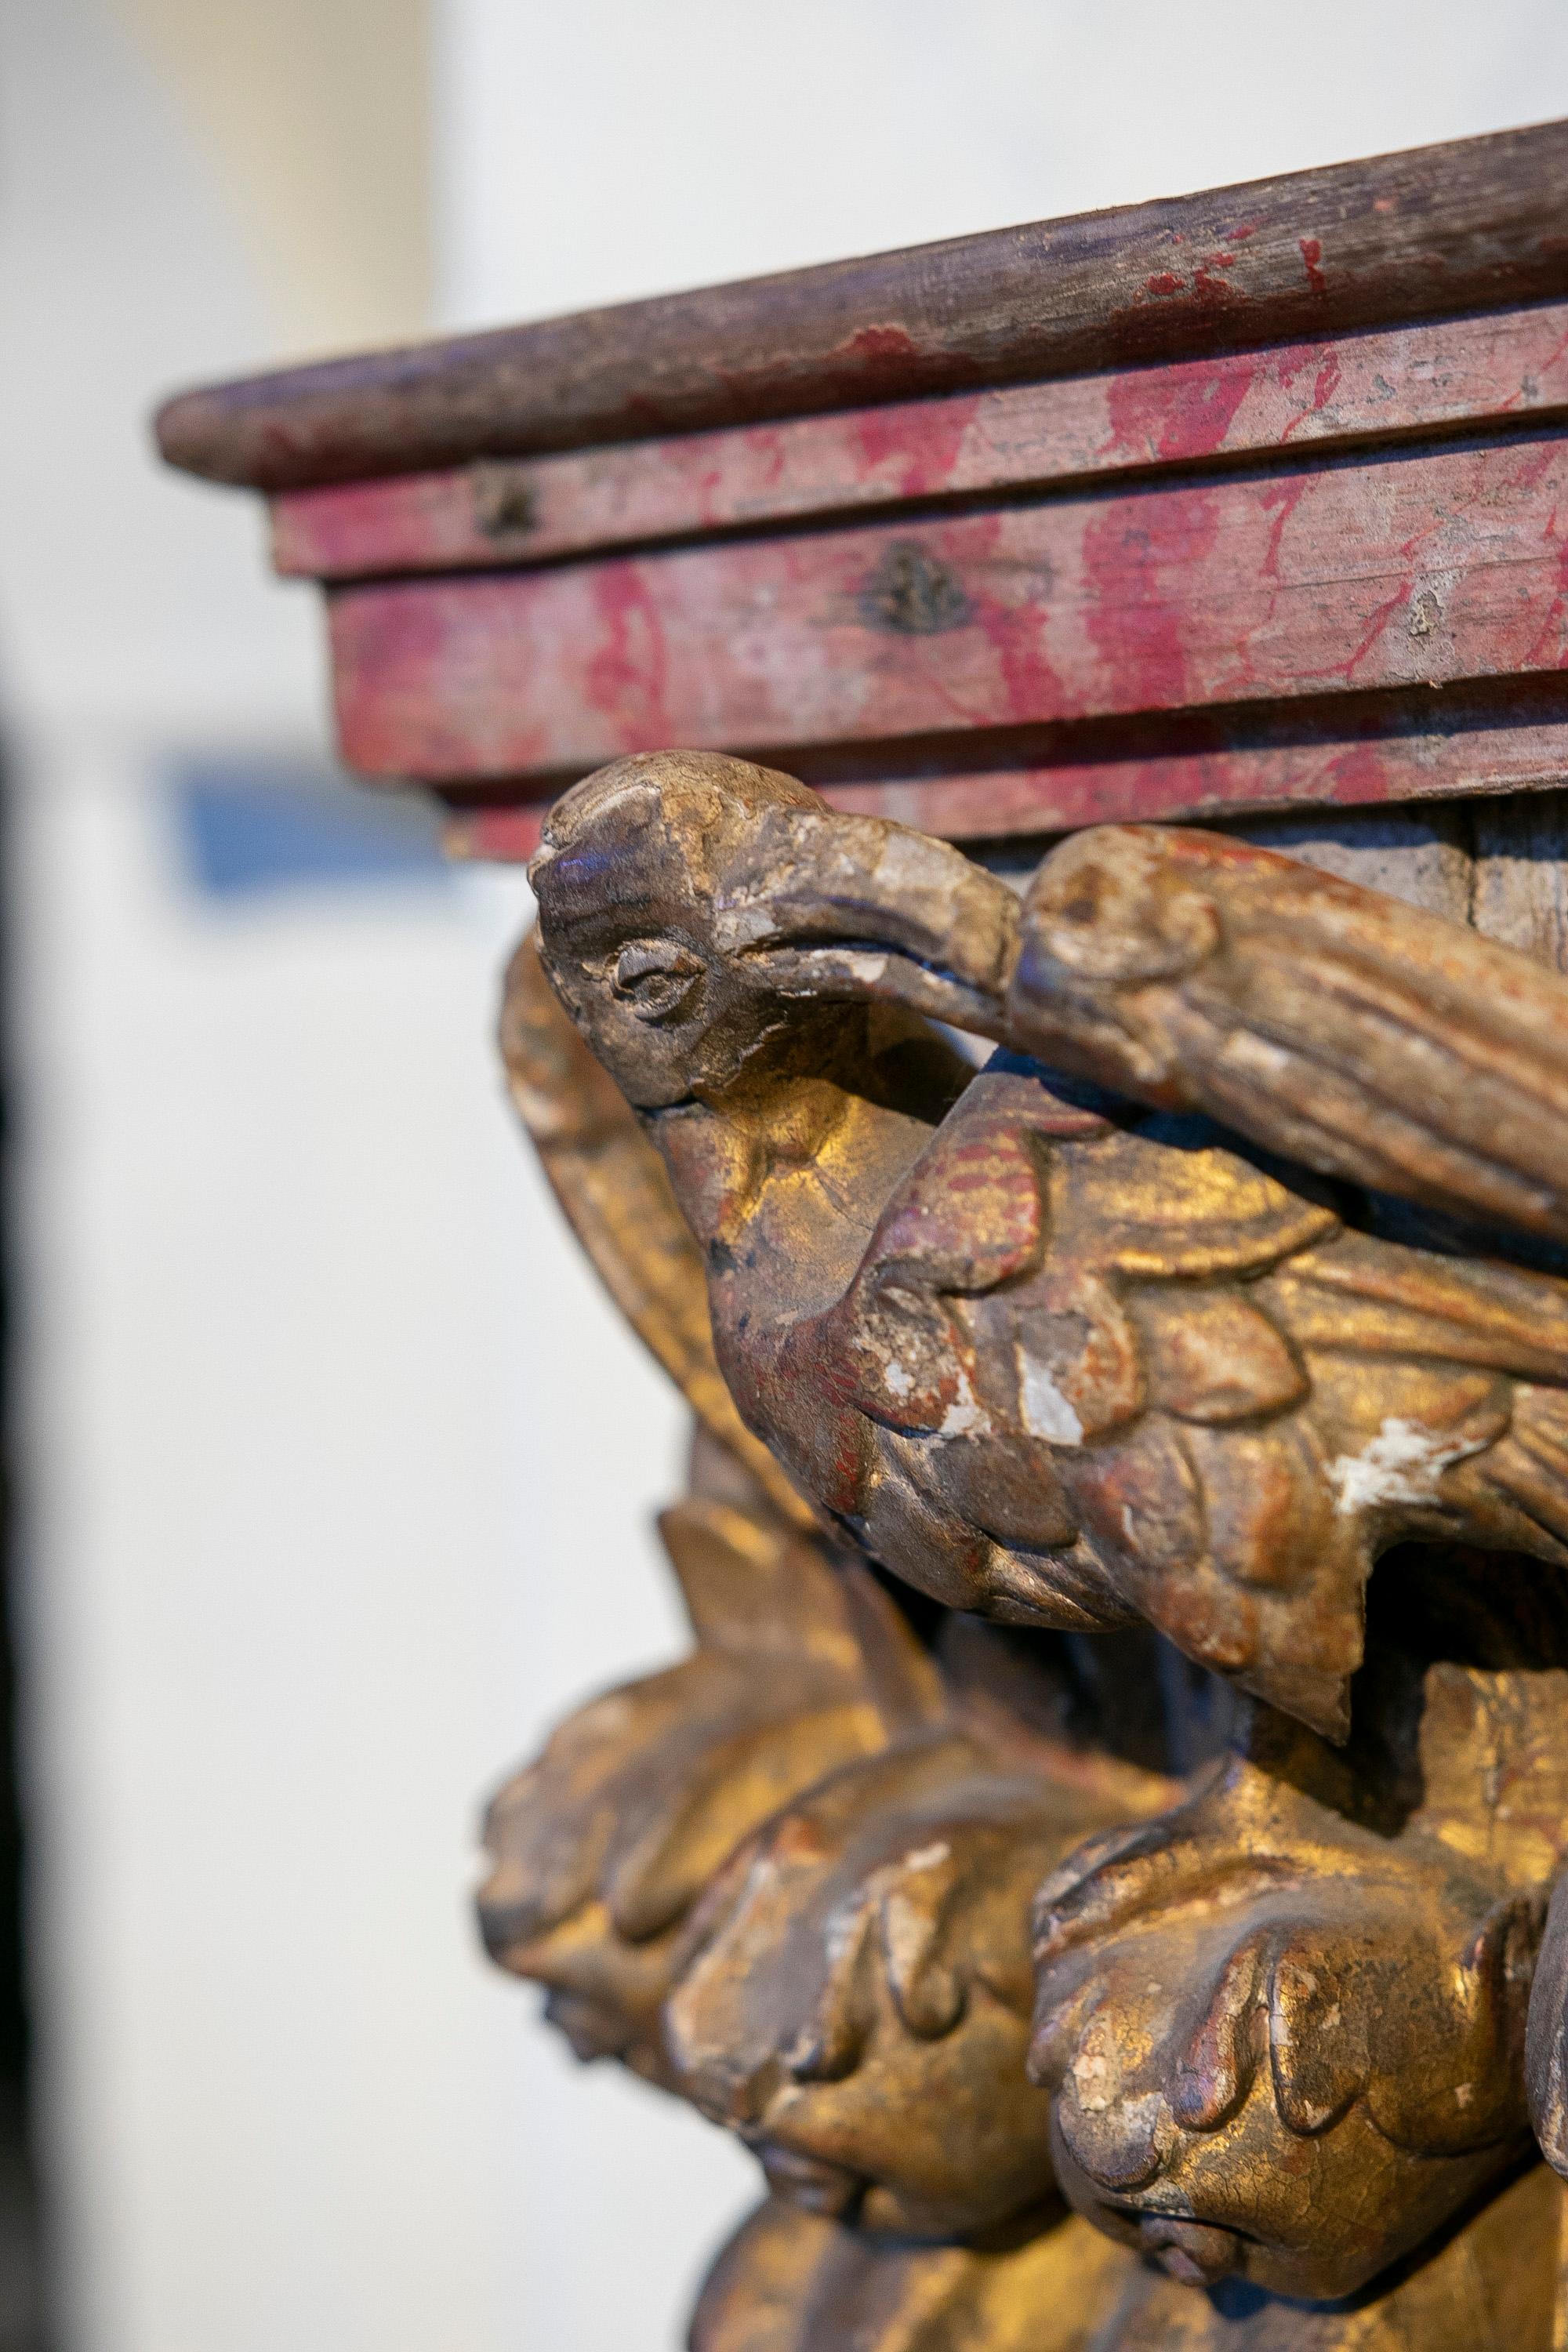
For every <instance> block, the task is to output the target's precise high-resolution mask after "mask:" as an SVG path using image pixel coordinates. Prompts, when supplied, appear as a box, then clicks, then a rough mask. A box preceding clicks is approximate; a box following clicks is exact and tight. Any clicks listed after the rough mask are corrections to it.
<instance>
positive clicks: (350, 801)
mask: <svg viewBox="0 0 1568 2352" xmlns="http://www.w3.org/2000/svg"><path fill="white" fill-rule="evenodd" d="M169 798H170V808H171V816H172V823H173V828H174V836H175V842H176V846H177V852H178V858H179V866H180V871H181V873H182V875H183V876H184V879H185V881H186V882H187V883H188V885H189V886H190V887H191V888H192V889H193V890H195V893H196V894H197V895H198V896H199V897H201V898H210V899H217V900H244V899H251V898H274V897H277V896H279V895H280V894H283V893H295V892H313V891H331V892H342V891H344V890H353V889H354V888H356V887H366V888H374V889H376V890H383V891H384V890H385V889H387V888H389V887H392V888H396V887H409V888H415V889H423V890H448V889H450V887H452V878H453V877H452V868H451V867H450V866H448V865H447V864H446V863H445V862H444V860H443V858H442V856H441V842H440V828H439V824H438V820H437V816H436V814H435V813H434V811H433V810H432V809H431V808H430V807H429V806H428V805H427V804H426V803H424V802H423V801H417V800H415V799H414V798H413V797H412V796H411V795H410V796H406V797H405V796H404V795H402V794H396V795H394V794H390V793H389V794H386V795H384V796H381V797H377V796H374V795H372V794H371V793H367V792H366V791H365V790H364V788H363V785H355V784H352V783H351V782H349V781H348V779H347V778H346V777H345V776H344V775H343V774H342V772H340V771H339V770H337V769H335V768H332V767H331V766H330V765H329V764H327V763H326V762H324V761H311V760H308V759H300V758H298V757H295V758H287V757H280V756H279V757H268V756H267V755H265V754H263V755H256V754H249V755H245V756H241V757H236V756H235V755H234V754H233V753H209V754H202V753H192V754H190V755H189V756H187V757H185V758H183V759H181V760H180V761H177V762H176V763H175V765H174V769H173V772H172V773H171V775H170V777H169Z"/></svg>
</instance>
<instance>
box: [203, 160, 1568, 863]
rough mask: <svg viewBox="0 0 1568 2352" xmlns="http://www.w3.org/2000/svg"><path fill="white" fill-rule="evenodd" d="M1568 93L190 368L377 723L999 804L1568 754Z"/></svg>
mask: <svg viewBox="0 0 1568 2352" xmlns="http://www.w3.org/2000/svg"><path fill="white" fill-rule="evenodd" d="M1564 186H1568V124H1560V123H1553V124H1546V125H1543V126H1541V127H1539V128H1537V129H1534V130H1531V131H1516V132H1508V133H1503V134H1500V135H1499V136H1497V137H1494V138H1489V139H1479V140H1469V141H1464V142H1457V143H1455V144H1451V145H1448V146H1446V147H1435V148H1427V149H1423V150H1419V151H1416V152H1413V153H1410V154H1406V155H1399V156H1393V157H1384V158H1380V159H1377V160H1374V161H1373V162H1371V163H1358V164H1347V165H1339V166H1335V167H1333V168H1332V169H1331V170H1328V171H1323V172H1315V173H1298V174H1294V175H1291V176H1289V177H1287V178H1281V179H1278V180H1271V181H1265V182H1261V183H1258V184H1253V185H1250V186H1247V187H1241V188H1233V189H1222V190H1219V191H1217V192H1215V193H1211V194H1202V195H1195V196H1184V197H1180V198H1177V199H1173V200H1172V201H1170V202H1167V203H1164V204H1159V205H1138V206H1133V207H1129V208H1127V209H1125V210H1122V211H1113V212H1106V213H1100V214H1094V215H1086V216H1084V217H1081V218H1079V219H1076V220H1068V221H1060V222H1049V223H1045V224H1041V225H1038V226H1033V227H1027V228H1022V229H1013V230H1005V231H1000V232H997V233H995V234H994V235H991V236H979V237H970V238H963V239H958V240H955V241H953V242H952V243H950V244H947V245H943V246H936V247H925V248H920V249H917V250H914V251H910V252H907V253H901V254H892V255H885V256H880V257H874V258H872V259H870V260H867V261H857V262H848V263H840V264H835V265H832V266H830V267H828V268H821V269H812V270H802V271H798V272H795V273H792V274H790V275H788V276H785V277H782V278H763V279H756V280H752V281H750V282H748V283H745V284H742V285H740V286H734V287H726V288H719V289H710V290H708V291H706V292H702V293H698V294H690V295H678V296H671V297H668V298H663V299H659V300H657V301H653V302H642V303H632V304H626V305H624V306H622V307H620V308H618V309H614V310H604V311H598V312H594V313H589V314H585V315H584V316H583V317H580V318H577V319H569V320H551V321H546V322H543V323H542V324H539V325H535V326H527V327H521V328H516V329H508V330H504V331H501V332H500V333H496V334H491V335H483V336H470V337H465V338H460V339H456V340H452V341H447V342H437V343H431V344H429V345H426V346H422V347H419V348H417V349H415V350H413V351H405V352H388V353H383V354H379V355H373V356H371V357H369V358H364V359H355V360H347V361H341V362H329V363H327V364H325V365H322V366H319V367H315V368H306V369H299V370H295V371H291V372H289V373H282V374H276V375H272V376H264V377H260V378H256V379H252V380H250V381H248V382H246V383H237V384H232V385H226V386H220V387H217V388H216V389H214V390H208V391H199V392H195V393H189V394H184V395H183V396H182V397H180V398H179V399H177V400H174V401H173V402H171V403H170V404H169V405H168V406H167V407H166V408H165V409H164V410H163V415H162V416H161V417H160V420H159V435H160V440H161V443H162V446H163V450H164V454H165V455H166V456H167V457H169V458H170V459H171V460H172V462H174V464H176V465H182V466H184V467H188V468H190V469H191V470H193V471H195V472H198V473H203V474H206V475H208V476H210V477H212V478H216V479H218V480H223V481H229V482H240V483H246V484H248V485H250V486H252V487H254V488H258V489H261V490H263V491H265V492H267V493H268V495H269V497H270V499H271V502H272V520H273V542H274V551H275V558H276V561H277V563H278V567H279V570H280V571H282V572H286V573H289V574H291V575H298V576H303V577H309V578H314V579H317V580H320V581H321V583H323V585H324V587H325V589H326V593H327V598H328V604H329V609H330V615H331V645H332V656H333V667H334V678H335V687H336V695H337V705H338V718H339V726H340V731H341V736H342V750H343V755H344V758H345V760H346V761H347V762H348V763H349V765H350V766H352V767H353V768H355V769H357V770H358V771H359V772H362V773H363V774H364V775H366V776H367V777H370V778H373V779H380V780H384V781H386V782H401V781H405V780H415V781H418V782H424V783H426V784H429V785H430V786H432V787H433V788H434V789H435V790H436V791H437V792H438V793H441V794H442V795H443V797H444V798H445V799H446V800H447V802H448V803H449V804H450V806H451V807H452V809H453V810H454V812H455V813H457V814H458V820H459V823H458V833H459V835H460V837H461V840H462V843H463V845H465V846H467V847H468V849H469V850H470V851H472V852H474V853H477V854H479V855H487V856H501V857H509V856H510V857H515V856H526V855H527V854H528V852H529V850H530V849H531V846H532V844H533V842H534V841H535V839H536V838H537V833H538V826H539V823H540V821H541V817H542V812H543V810H544V809H545V808H546V807H547V806H548V804H549V803H550V801H551V799H552V797H553V796H554V794H555V793H558V792H559V791H560V790H561V789H562V788H563V785H564V784H565V783H567V782H570V781H571V780H572V779H573V778H574V777H575V776H578V775H581V774H584V773H585V772H588V771H589V770H591V769H592V768H594V767H595V766H597V765H599V764H600V763H601V762H602V761H605V760H606V759H609V758H612V757H614V756H615V755H616V753H617V752H621V751H633V750H640V749H651V748H658V747H661V746H665V745H670V744H684V745H701V746H710V747H714V748H722V749H726V750H732V751H746V752H750V753H752V754H755V755H757V756H760V757H763V758H767V759H770V760H773V761H777V762H778V763H779V764H782V765H784V766H787V767H789V768H791V769H793V770H794V771H795V772H796V773H798V774H801V775H804V776H805V777H806V778H807V780H808V781H810V782H813V783H815V784H816V785H817V786H818V788H819V789H821V790H822V791H823V792H824V793H825V794H826V796H827V797H829V798H830V799H832V800H834V801H835V802H837V803H839V804H840V805H843V806H849V807H860V808H869V809H875V810H878V811H880V812H883V813H886V814H895V815H899V816H901V817H903V818H905V819H907V820H908V821H910V822H911V823H916V824H921V825H924V826H925V827H927V828H928V829H930V830H931V831H935V832H939V833H945V834H947V835H952V836H953V837H955V838H968V839H981V838H984V837H987V836H990V837H995V836H1000V835H1013V834H1024V833H1027V834H1037V833H1042V832H1054V831H1058V830H1061V829H1064V828H1067V827H1070V826H1073V825H1078V824H1086V823H1091V822H1095V821H1098V820H1100V819H1102V818H1108V817H1118V818H1125V817H1138V816H1165V817H1168V816H1175V815H1213V814H1221V813H1226V812H1229V813H1235V814H1240V813H1242V812H1245V811H1251V810H1259V809H1271V808H1280V807H1291V806H1298V807H1299V806H1310V805H1313V804H1319V803H1330V802H1342V803H1369V802H1377V801H1383V800H1398V799H1410V798H1422V797H1431V796H1436V795H1444V794H1454V793H1478V792H1487V793H1500V792H1517V791H1522V790H1528V789H1534V788H1537V787H1542V786H1548V785H1557V784H1561V783H1563V782H1564V781H1568V214H1565V213H1564V210H1563V198H1562V191H1563V188H1564Z"/></svg>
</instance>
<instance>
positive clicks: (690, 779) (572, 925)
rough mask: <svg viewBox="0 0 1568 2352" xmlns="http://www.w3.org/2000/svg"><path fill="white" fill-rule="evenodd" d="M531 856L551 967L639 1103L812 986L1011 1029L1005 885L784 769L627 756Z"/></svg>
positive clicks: (664, 1095) (708, 1069)
mask: <svg viewBox="0 0 1568 2352" xmlns="http://www.w3.org/2000/svg"><path fill="white" fill-rule="evenodd" d="M529 874H530V879H531V882H532V884H533V887H534V889H535V891H536V893H537V895H538V898H539V932H540V943H541V951H542V958H543V961H544V966H545V969H546V971H548V973H549V975H550V978H551V980H552V982H553V984H554V986H555V989H556V991H557V992H558V994H559V995H560V996H561V998H562V1000H563V1003H564V1004H565V1005H566V1008H567V1010H568V1012H569V1013H571V1014H572V1017H573V1019H574V1021H575V1023H576V1024H577V1026H578V1028H579V1029H580V1030H581V1031H582V1033H583V1034H584V1036H585V1037H586V1038H587V1040H588V1043H589V1044H590V1045H592V1047H593V1049H594V1051H595V1054H596V1055H597V1056H598V1058H599V1060H600V1061H601V1062H602V1063H604V1065H605V1067H606V1068H607V1069H608V1070H609V1072H610V1074H611V1076H613V1077H614V1078H615V1079H616V1082H617V1084H618V1085H619V1086H620V1087H621V1090H622V1092H623V1093H624V1094H626V1096H627V1097H628V1098H629V1099H630V1100H631V1101H632V1102H634V1103H636V1104H637V1106H638V1108H642V1109H646V1110H654V1109H658V1108H665V1107H668V1105H670V1104H674V1103H678V1102H683V1101H686V1100H688V1099H689V1098H690V1097H692V1096H694V1095H700V1094H706V1093H710V1092H713V1091H715V1090H717V1089H719V1088H721V1087H724V1086H726V1085H728V1084H729V1083H730V1082H731V1079H733V1078H734V1077H735V1076H737V1075H738V1074H739V1073H740V1071H741V1070H742V1068H743V1067H744V1066H745V1065H746V1063H747V1062H748V1061H750V1060H751V1059H752V1056H753V1055H755V1054H756V1053H757V1052H758V1051H759V1050H760V1049H761V1048H762V1047H763V1045H767V1044H768V1043H769V1042H770V1041H771V1040H773V1039H775V1038H778V1037H780V1036H782V1035H783V1034H784V1033H786V1032H787V1031H789V1030H790V1029H792V1028H795V1027H796V1026H798V1025H799V1024H801V1023H802V1022H803V1021H805V1020H807V1019H809V1018H810V1014H811V1008H812V1007H813V1006H814V1005H822V1004H825V1003H826V1004H833V1003H847V1002H853V1001H856V1000H866V999H879V1000H880V1001H882V1002H885V1003H895V1004H901V1005H903V1006H905V1007H907V1008H908V1009H910V1011H913V1012H917V1013H927V1014H930V1015H931V1016H932V1017H933V1018H935V1019H938V1020H944V1021H948V1022H951V1023H952V1024H955V1025H957V1026H959V1027H963V1028H968V1029H971V1030H974V1031H977V1032H978V1033H979V1034H982V1035H988V1036H999V1035H1000V1034H1002V1000H1003V997H1004V994H1005V988H1006V983H1007V980H1008V978H1009V976H1010V974H1011V971H1012V969H1013V965H1014V963H1015V961H1016V955H1017V914H1016V902H1015V900H1014V898H1013V895H1012V893H1011V892H1010V891H1009V890H1008V889H1007V888H1006V887H1005V884H1003V883H1001V882H998V881H997V880H995V879H994V877H992V876H991V875H988V874H986V873H984V871H982V870H981V869H980V868H979V867H977V866H973V865H972V864H971V863H970V861H969V860H968V859H967V858H966V857H964V856H963V854H962V853H961V852H960V851H958V850H956V849H953V848H952V847H951V846H949V845H947V844H946V843H944V842H939V841H931V840H930V839H928V838H927V837H926V836H925V835H922V834H917V833H911V832H910V831H908V830H907V829H906V828H905V827H904V826H902V825H898V824H889V823H888V822H887V821H885V820H883V819H881V818H876V817H860V816H846V815H842V814H837V813H836V812H834V811H833V810H831V809H828V808H826V807H825V806H824V805H823V803H821V802H820V801H819V800H818V799H817V797H816V794H815V793H811V792H808V791H807V789H806V787H805V785H804V784H800V783H796V782H795V780H794V778H793V777H790V776H784V775H780V774H778V773H777V772H775V771H773V769H769V768H759V767H754V766H752V764H751V763H750V762H749V761H743V760H732V759H728V758H724V757H722V756H721V755H719V754H717V753H713V752H700V751H659V752H651V753H638V754H637V755H636V756H634V757H632V758H630V759H626V760H617V761H615V762H614V764H613V765H612V766H610V767H607V768H602V769H601V770H600V771H599V772H598V773H597V774H596V775H594V776H590V777H588V778H587V779H586V780H585V781H584V782H582V783H580V784H578V785H576V786H574V789H573V790H572V791H571V792H569V793H567V794H566V795H565V797H564V798H563V800H562V801H561V802H560V803H559V804H558V805H557V807H556V808H555V809H554V811H553V812H552V815H551V817H550V819H549V821H548V823H547V824H546V826H545V829H544V837H543V842H542V846H541V848H540V851H539V854H538V856H536V857H535V859H534V861H533V863H532V865H531V867H530V869H529Z"/></svg>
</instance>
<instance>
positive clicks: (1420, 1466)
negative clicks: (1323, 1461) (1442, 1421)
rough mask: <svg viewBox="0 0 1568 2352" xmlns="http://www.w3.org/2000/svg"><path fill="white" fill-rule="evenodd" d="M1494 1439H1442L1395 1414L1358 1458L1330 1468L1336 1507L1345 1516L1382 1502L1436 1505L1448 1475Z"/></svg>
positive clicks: (1354, 1456)
mask: <svg viewBox="0 0 1568 2352" xmlns="http://www.w3.org/2000/svg"><path fill="white" fill-rule="evenodd" d="M1488 1443H1489V1438H1471V1437H1458V1438H1457V1437H1443V1436H1439V1435H1438V1433H1436V1431H1435V1430H1430V1429H1423V1428H1421V1427H1420V1425H1419V1424H1418V1423H1415V1422H1413V1421H1401V1420H1400V1419H1398V1418H1397V1416H1395V1415H1393V1414H1391V1415H1390V1416H1389V1417H1388V1419H1387V1420H1385V1421H1384V1423H1383V1426H1382V1428H1381V1429H1380V1430H1379V1431H1378V1433H1377V1435H1376V1436H1375V1437H1373V1438H1372V1439H1371V1440H1369V1442H1368V1443H1367V1444H1365V1445H1363V1447H1362V1449H1361V1452H1360V1453H1359V1454H1341V1455H1340V1456H1339V1458H1338V1460H1337V1461H1334V1462H1331V1463H1330V1465H1329V1481H1330V1484H1331V1486H1332V1487H1333V1489H1334V1496H1335V1502H1334V1507H1335V1509H1336V1510H1337V1511H1338V1512H1339V1513H1340V1514H1341V1516H1342V1517H1344V1516H1348V1515H1349V1514H1351V1513H1352V1512H1355V1511H1364V1510H1368V1509H1371V1508H1373V1507H1375V1506H1376V1505H1378V1504H1380V1503H1435V1502H1436V1501H1438V1500H1439V1499H1440V1497H1439V1496H1438V1491H1437V1482H1438V1480H1439V1479H1440V1478H1441V1476H1442V1475H1443V1473H1444V1471H1445V1470H1449V1469H1451V1468H1452V1467H1453V1465H1454V1464H1455V1463H1456V1462H1462V1461H1463V1460H1464V1459H1465V1457H1466V1455H1467V1454H1478V1453H1479V1452H1480V1451H1481V1450H1482V1448H1483V1447H1484V1446H1485V1445H1486V1444H1488Z"/></svg>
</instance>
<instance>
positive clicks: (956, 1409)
mask: <svg viewBox="0 0 1568 2352" xmlns="http://www.w3.org/2000/svg"><path fill="white" fill-rule="evenodd" d="M990 1426H991V1423H990V1422H989V1421H988V1420H987V1418H986V1415H985V1412H984V1407H983V1406H981V1405H980V1404H977V1403H976V1402H975V1397H974V1391H973V1389H972V1388H971V1387H970V1385H969V1375H968V1374H967V1372H965V1370H964V1369H963V1365H962V1364H960V1365H959V1367H958V1395H957V1397H956V1398H955V1400H954V1401H953V1402H952V1404H950V1405H949V1406H948V1409H947V1411H946V1412H945V1413H944V1414H943V1415H942V1427H941V1428H940V1429H939V1430H938V1431H937V1435H938V1436H939V1437H973V1434H974V1433H975V1431H976V1430H988V1429H989V1428H990Z"/></svg>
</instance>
